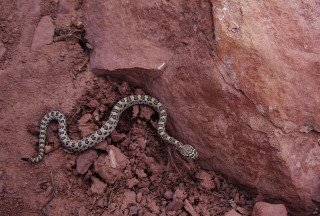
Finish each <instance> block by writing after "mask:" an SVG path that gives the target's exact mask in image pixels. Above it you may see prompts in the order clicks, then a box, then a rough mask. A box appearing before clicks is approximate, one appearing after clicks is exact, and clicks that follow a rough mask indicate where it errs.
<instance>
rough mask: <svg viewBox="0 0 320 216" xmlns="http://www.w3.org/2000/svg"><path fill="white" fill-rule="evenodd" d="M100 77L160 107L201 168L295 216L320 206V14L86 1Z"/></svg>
mask: <svg viewBox="0 0 320 216" xmlns="http://www.w3.org/2000/svg"><path fill="white" fill-rule="evenodd" d="M84 7H85V10H86V11H85V19H86V30H87V33H88V35H87V36H88V39H89V41H90V43H91V44H92V46H93V47H94V50H93V53H92V55H91V67H92V69H93V70H94V71H95V72H96V73H97V74H106V75H107V74H108V75H112V76H114V77H116V78H122V79H126V80H129V81H132V82H133V83H136V84H137V83H140V84H141V83H143V84H144V87H145V90H146V92H147V93H149V94H152V95H154V96H156V97H157V98H159V100H161V101H162V102H163V103H164V105H165V106H166V107H167V109H168V112H169V124H171V126H170V127H169V129H170V131H171V132H172V133H174V134H176V135H177V136H178V137H179V138H181V139H182V140H183V141H185V142H186V143H190V144H192V145H194V146H196V148H197V149H198V151H199V153H200V157H199V158H200V159H199V163H201V164H202V166H204V167H206V168H208V169H214V170H218V171H220V172H222V173H224V174H226V175H228V176H229V177H230V178H232V179H235V180H236V181H237V182H238V183H241V184H244V185H247V186H249V187H251V188H253V189H255V192H256V193H259V194H260V195H261V196H265V197H266V198H274V199H281V200H285V201H286V202H287V204H288V205H289V207H290V208H291V210H292V211H293V212H295V214H299V213H302V214H305V213H306V211H307V210H309V211H310V210H311V209H313V207H314V206H313V205H314V203H312V199H313V200H317V201H319V196H317V194H320V181H319V175H320V174H319V170H320V147H319V141H318V139H319V132H320V125H319V122H320V116H319V115H318V113H319V111H320V95H319V94H318V92H319V90H320V85H319V82H320V62H319V52H320V46H319V37H320V33H319V32H320V31H319V28H320V26H319V23H318V21H317V20H318V19H317V17H318V16H319V14H320V7H319V5H317V2H316V1H315V0H311V1H308V2H300V1H291V2H289V3H288V1H284V0H281V1H271V2H270V1H269V2H265V1H253V0H249V1H245V2H241V3H240V2H239V1H234V0H231V1H226V0H220V1H200V0H198V1H197V0H188V1H181V0H175V1H158V0H153V1H142V0H139V1H135V2H134V3H133V2H131V1H124V0H120V1H113V2H105V1H102V0H98V1H85V2H84Z"/></svg>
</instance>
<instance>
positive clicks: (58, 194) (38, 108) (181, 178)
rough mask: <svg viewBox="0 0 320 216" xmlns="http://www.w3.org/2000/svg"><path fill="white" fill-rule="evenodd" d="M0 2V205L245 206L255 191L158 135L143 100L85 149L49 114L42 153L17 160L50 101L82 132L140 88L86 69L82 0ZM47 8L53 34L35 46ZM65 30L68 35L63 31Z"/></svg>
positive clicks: (214, 209) (215, 210)
mask: <svg viewBox="0 0 320 216" xmlns="http://www.w3.org/2000/svg"><path fill="white" fill-rule="evenodd" d="M0 8H1V10H0V36H1V42H2V44H3V47H2V50H5V52H4V54H2V55H1V56H0V78H1V79H0V84H1V85H0V89H1V92H0V134H1V141H0V145H1V151H0V203H1V204H0V215H103V216H107V215H181V216H182V215H193V216H194V215H224V213H225V212H227V211H229V210H231V209H235V210H236V211H237V212H238V213H240V214H242V215H251V212H252V206H253V204H254V202H253V200H252V198H249V197H247V196H246V195H245V193H244V192H243V191H240V190H239V189H238V188H237V187H235V186H234V185H232V184H231V183H230V182H228V180H226V179H225V178H223V177H222V176H220V175H218V174H216V173H214V172H212V171H207V170H203V169H201V167H199V166H197V161H187V160H185V159H183V158H182V157H181V156H180V155H179V154H178V153H177V152H176V150H175V149H173V148H172V147H171V146H170V145H169V144H167V143H164V142H162V140H161V139H160V138H159V137H158V136H157V134H156V130H155V125H156V122H157V118H158V116H157V114H156V113H155V112H154V111H153V110H152V109H151V108H148V107H145V106H138V105H136V106H134V107H133V108H131V109H129V110H127V111H126V112H125V113H123V115H122V116H121V118H120V122H119V125H118V126H117V129H116V131H115V132H113V133H112V135H111V136H110V137H109V138H107V140H106V141H104V142H102V143H100V144H99V145H97V146H95V147H94V148H93V149H92V150H89V151H87V152H85V153H81V154H72V153H70V152H67V151H66V150H64V149H63V148H62V146H61V143H60V142H59V139H58V136H57V125H56V124H55V123H52V124H51V126H50V127H49V130H48V132H47V143H46V153H47V154H46V156H45V158H44V160H43V161H41V162H40V163H38V164H34V165H30V164H28V163H26V162H24V161H22V160H20V157H21V156H26V155H30V154H35V153H36V147H37V140H38V138H37V137H38V124H39V121H40V119H41V117H42V116H43V115H44V114H45V113H46V112H47V111H50V110H52V109H58V110H61V111H63V112H65V113H66V114H67V117H68V131H69V135H70V136H71V137H72V138H74V139H79V138H80V137H83V136H86V135H88V134H90V133H91V132H94V131H95V130H96V129H98V128H99V127H100V126H101V125H102V124H103V121H104V120H106V119H107V118H108V115H109V112H110V110H111V109H112V107H113V105H114V104H115V103H116V102H117V101H118V100H119V99H121V98H122V97H124V96H127V95H130V94H132V93H144V92H143V89H141V88H139V87H135V88H132V87H130V86H129V85H128V84H127V83H126V82H124V81H123V82H122V83H117V82H114V81H109V80H108V79H107V78H103V77H95V76H94V75H93V74H92V73H91V72H90V69H89V67H88V60H89V52H88V51H89V49H88V46H87V47H86V46H85V40H84V37H83V36H84V29H83V25H81V23H82V19H83V17H82V9H81V1H53V0H52V1H40V0H39V1H25V0H19V1H9V0H3V1H1V2H0ZM45 15H49V16H50V17H51V18H52V19H53V20H54V23H55V30H56V31H55V39H56V40H55V42H53V43H52V44H50V45H46V46H44V47H41V48H40V49H38V50H37V51H31V50H30V47H31V44H32V40H33V33H34V30H35V28H36V26H37V23H38V22H39V20H40V18H41V17H42V16H45ZM66 32H67V33H70V32H72V34H71V35H72V36H67V37H61V36H63V35H65V34H66ZM0 48H1V46H0ZM0 53H1V52H0ZM145 93H147V92H145ZM169 117H170V113H169ZM169 120H170V118H169ZM172 135H173V136H174V134H172ZM177 138H178V137H177Z"/></svg>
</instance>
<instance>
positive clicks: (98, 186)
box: [90, 176, 107, 194]
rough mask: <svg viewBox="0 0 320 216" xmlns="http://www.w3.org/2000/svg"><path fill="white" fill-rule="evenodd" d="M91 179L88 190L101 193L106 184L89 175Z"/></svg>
mask: <svg viewBox="0 0 320 216" xmlns="http://www.w3.org/2000/svg"><path fill="white" fill-rule="evenodd" d="M91 180H92V184H91V187H90V190H91V191H92V192H93V193H97V194H103V193H104V191H105V189H106V188H107V185H106V184H105V183H104V182H102V181H101V180H99V179H98V178H95V177H93V176H91Z"/></svg>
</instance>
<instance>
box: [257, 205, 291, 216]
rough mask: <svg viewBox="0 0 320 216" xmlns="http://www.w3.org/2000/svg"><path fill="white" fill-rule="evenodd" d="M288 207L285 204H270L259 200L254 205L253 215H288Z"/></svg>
mask: <svg viewBox="0 0 320 216" xmlns="http://www.w3.org/2000/svg"><path fill="white" fill-rule="evenodd" d="M287 214H288V213H287V210H286V207H285V206H284V205H283V204H270V203H266V202H257V203H256V204H255V205H254V208H253V212H252V216H271V215H277V216H287Z"/></svg>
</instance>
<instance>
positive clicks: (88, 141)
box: [21, 95, 198, 163]
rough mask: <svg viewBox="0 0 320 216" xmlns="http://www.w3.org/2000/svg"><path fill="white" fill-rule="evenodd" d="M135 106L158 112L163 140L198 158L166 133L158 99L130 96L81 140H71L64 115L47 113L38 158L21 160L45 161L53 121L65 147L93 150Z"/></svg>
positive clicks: (189, 148)
mask: <svg viewBox="0 0 320 216" xmlns="http://www.w3.org/2000/svg"><path fill="white" fill-rule="evenodd" d="M135 104H145V105H148V106H151V107H153V108H154V109H155V110H156V111H157V112H158V114H159V117H160V119H159V121H158V125H157V131H158V134H159V135H160V137H161V138H162V139H163V140H165V141H167V142H168V143H171V144H173V145H174V146H175V147H177V149H178V150H179V152H180V153H181V154H182V155H183V156H186V157H189V158H193V159H195V158H196V157H197V156H198V153H197V151H196V150H195V149H194V148H193V147H192V146H191V145H185V144H183V143H181V142H180V141H178V140H176V139H174V138H173V137H170V136H169V135H168V134H167V133H166V129H165V124H166V121H167V112H166V110H165V108H164V106H163V105H162V104H161V103H160V102H159V101H158V100H157V99H155V98H153V97H151V96H148V95H130V96H128V97H125V98H123V99H122V100H120V101H118V103H117V104H116V105H115V106H114V107H113V109H112V111H111V114H110V117H109V119H108V120H107V121H106V122H105V124H104V125H103V126H102V127H101V128H100V129H99V130H97V131H96V132H94V133H93V134H91V135H89V136H88V137H85V138H83V139H81V140H71V139H70V138H69V136H68V134H67V125H66V117H65V115H64V114H62V113H61V112H59V111H51V112H49V113H47V114H46V115H45V116H44V117H43V118H42V120H41V123H40V134H39V153H38V155H37V156H36V157H22V158H21V159H22V160H25V161H29V162H30V163H37V162H39V161H41V160H42V159H43V156H44V146H45V140H46V130H47V126H48V124H49V123H50V121H51V120H57V121H58V123H59V137H60V140H61V142H62V143H63V145H64V147H65V148H67V149H68V150H70V151H72V152H82V151H85V150H87V149H89V148H91V147H92V146H94V145H95V144H97V143H99V142H101V141H102V140H104V139H105V138H106V137H107V136H109V135H110V134H111V132H112V131H113V130H114V129H115V128H116V126H117V124H118V122H119V117H120V115H121V113H122V112H123V111H124V110H125V109H127V108H129V107H131V106H133V105H135Z"/></svg>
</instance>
